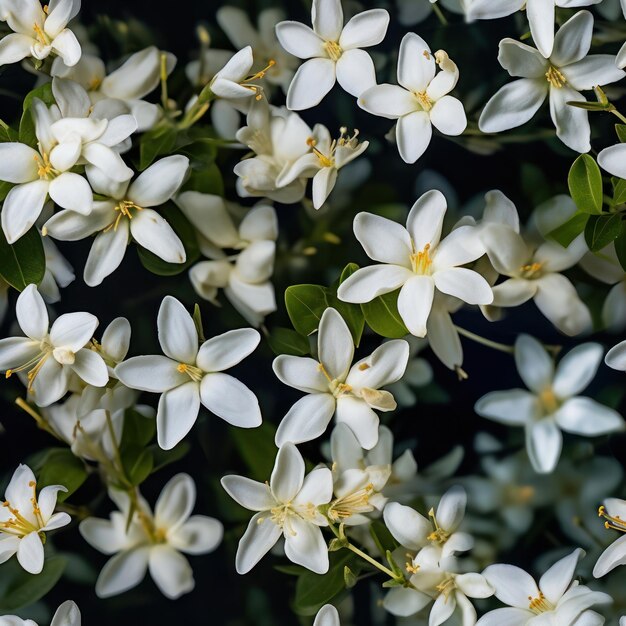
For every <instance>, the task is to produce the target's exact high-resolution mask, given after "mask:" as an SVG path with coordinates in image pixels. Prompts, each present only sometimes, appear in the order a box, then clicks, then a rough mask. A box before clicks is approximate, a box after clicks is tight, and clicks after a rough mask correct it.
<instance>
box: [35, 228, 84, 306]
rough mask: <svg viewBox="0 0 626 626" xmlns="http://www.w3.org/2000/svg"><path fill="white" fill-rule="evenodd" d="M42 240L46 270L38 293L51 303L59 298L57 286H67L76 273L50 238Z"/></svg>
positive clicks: (59, 293)
mask: <svg viewBox="0 0 626 626" xmlns="http://www.w3.org/2000/svg"><path fill="white" fill-rule="evenodd" d="M42 242H43V251H44V254H45V257H46V271H45V273H44V276H43V278H42V279H41V283H39V293H40V294H41V295H42V297H43V299H44V300H45V301H46V302H47V303H48V304H53V303H55V302H59V300H61V292H60V290H59V288H63V287H67V286H68V285H69V284H70V283H71V282H73V281H74V279H75V278H76V275H75V274H74V269H73V268H72V266H71V265H70V264H69V262H68V260H67V259H66V258H65V257H64V256H63V255H62V254H61V253H60V252H59V249H58V248H57V247H56V246H55V245H54V243H53V242H52V241H51V240H50V239H43V240H42Z"/></svg>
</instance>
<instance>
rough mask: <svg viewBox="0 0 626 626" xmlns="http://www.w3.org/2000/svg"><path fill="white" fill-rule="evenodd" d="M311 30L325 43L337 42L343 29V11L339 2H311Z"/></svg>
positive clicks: (336, 0)
mask: <svg viewBox="0 0 626 626" xmlns="http://www.w3.org/2000/svg"><path fill="white" fill-rule="evenodd" d="M311 23H312V24H313V30H314V31H315V32H316V33H317V34H318V35H319V36H320V37H321V38H322V39H325V40H326V41H339V37H340V35H341V30H342V29H343V9H342V7H341V1H340V0H313V6H312V7H311Z"/></svg>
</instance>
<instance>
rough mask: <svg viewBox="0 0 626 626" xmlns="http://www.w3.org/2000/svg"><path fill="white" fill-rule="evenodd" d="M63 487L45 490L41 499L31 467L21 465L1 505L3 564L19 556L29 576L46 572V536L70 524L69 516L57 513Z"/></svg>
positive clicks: (0, 522)
mask: <svg viewBox="0 0 626 626" xmlns="http://www.w3.org/2000/svg"><path fill="white" fill-rule="evenodd" d="M59 491H67V489H66V488H65V487H63V486H61V485H49V486H48V487H44V488H43V489H42V490H41V491H40V492H39V496H38V495H37V481H36V480H35V475H34V474H33V472H32V470H31V469H30V467H28V466H27V465H19V466H18V468H17V469H16V470H15V472H14V473H13V476H12V477H11V480H10V482H9V484H8V485H7V488H6V490H5V492H4V502H3V503H1V505H0V563H4V562H5V561H7V560H8V559H10V558H11V557H12V556H13V555H14V554H17V560H18V561H19V564H20V565H21V566H22V567H23V568H24V569H25V570H26V571H27V572H28V573H29V574H39V573H40V572H41V570H42V569H43V563H44V552H43V541H45V533H46V532H48V531H51V530H56V529H57V528H61V527H63V526H66V525H67V524H69V523H70V521H71V519H70V516H69V515H68V514H67V513H55V512H54V508H55V507H56V503H57V494H58V492H59Z"/></svg>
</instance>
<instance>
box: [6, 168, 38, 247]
mask: <svg viewBox="0 0 626 626" xmlns="http://www.w3.org/2000/svg"><path fill="white" fill-rule="evenodd" d="M48 187H49V183H48V181H46V180H35V181H33V182H32V183H24V184H23V185H16V186H15V187H13V188H12V189H11V190H10V191H9V193H8V194H7V197H6V198H5V200H4V205H3V206H2V214H1V215H0V219H1V222H2V230H3V231H4V234H5V236H6V238H7V241H8V242H9V243H15V242H16V241H17V240H18V239H19V238H20V237H21V236H22V235H24V234H26V232H28V231H29V230H30V228H31V227H32V226H33V224H34V223H35V221H36V220H37V218H38V217H39V215H40V214H41V211H42V209H43V205H44V203H45V201H46V198H47V197H48Z"/></svg>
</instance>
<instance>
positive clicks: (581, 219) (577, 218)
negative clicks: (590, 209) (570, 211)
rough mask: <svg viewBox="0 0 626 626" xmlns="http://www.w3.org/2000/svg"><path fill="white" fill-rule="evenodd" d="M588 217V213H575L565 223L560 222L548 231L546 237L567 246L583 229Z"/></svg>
mask: <svg viewBox="0 0 626 626" xmlns="http://www.w3.org/2000/svg"><path fill="white" fill-rule="evenodd" d="M588 219H589V214H588V213H575V214H574V215H573V216H572V217H570V218H569V220H567V222H565V224H561V225H560V226H557V227H556V228H555V229H554V230H553V231H550V232H549V233H548V237H550V239H554V241H556V242H557V243H560V244H561V245H562V246H563V247H564V248H567V246H569V245H570V243H572V241H574V239H576V237H578V235H580V233H582V232H583V231H584V230H585V226H586V224H587V220H588Z"/></svg>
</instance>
